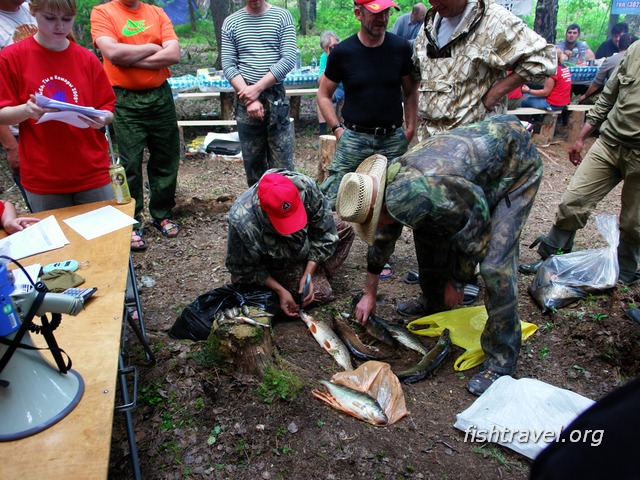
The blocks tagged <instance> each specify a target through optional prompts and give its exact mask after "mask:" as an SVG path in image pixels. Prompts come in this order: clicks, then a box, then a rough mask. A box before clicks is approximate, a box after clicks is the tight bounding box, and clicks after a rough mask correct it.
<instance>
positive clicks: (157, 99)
mask: <svg viewBox="0 0 640 480" xmlns="http://www.w3.org/2000/svg"><path fill="white" fill-rule="evenodd" d="M91 36H92V37H93V42H94V45H95V46H96V47H97V48H99V49H100V51H101V53H102V56H103V58H104V69H105V71H106V72H107V76H108V77H109V81H110V82H111V85H112V86H113V89H114V91H115V93H116V97H117V100H116V109H115V117H114V121H113V124H114V129H115V134H116V142H117V144H118V153H119V155H120V159H121V161H122V164H123V165H124V168H125V170H126V173H127V180H128V182H129V189H130V190H131V194H132V196H133V197H134V198H135V200H136V210H135V218H136V220H137V222H138V223H137V225H136V228H135V229H134V232H133V236H132V238H131V249H132V250H144V249H146V248H147V243H146V241H145V240H144V237H143V236H142V234H143V231H142V229H141V228H140V227H141V225H142V209H143V206H144V203H143V175H142V155H143V151H144V147H145V146H146V147H147V148H148V149H149V160H148V163H147V176H148V178H149V186H150V190H151V191H150V195H149V213H150V215H151V217H152V225H153V226H154V227H156V228H158V229H159V230H160V231H161V232H162V234H163V235H164V236H165V237H175V236H177V235H178V230H179V225H178V224H177V223H175V222H173V221H172V220H171V218H172V210H173V207H175V192H176V186H177V180H178V165H179V160H180V137H179V133H178V125H177V117H176V110H175V105H174V103H173V95H172V93H171V87H170V86H169V84H168V82H167V78H168V77H170V76H171V74H170V72H169V66H170V65H174V64H176V63H178V62H179V61H180V45H179V43H178V37H177V36H176V33H175V31H174V30H173V25H172V24H171V20H169V17H168V16H167V14H166V13H165V12H164V10H162V9H161V8H159V7H155V6H153V5H148V4H146V3H142V2H140V1H139V0H112V1H111V2H109V3H106V4H103V5H98V6H96V7H94V8H93V10H92V12H91Z"/></svg>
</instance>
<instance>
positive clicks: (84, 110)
mask: <svg viewBox="0 0 640 480" xmlns="http://www.w3.org/2000/svg"><path fill="white" fill-rule="evenodd" d="M36 103H37V104H38V106H39V107H42V108H57V109H58V110H60V111H63V112H76V113H81V114H83V115H87V116H88V117H105V116H107V115H109V113H110V112H108V111H107V110H96V109H95V108H93V107H83V106H82V105H75V104H73V103H67V102H60V101H58V100H54V99H53V98H49V97H45V96H44V95H40V94H39V93H36Z"/></svg>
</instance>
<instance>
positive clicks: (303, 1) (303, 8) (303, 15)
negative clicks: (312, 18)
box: [298, 0, 309, 36]
mask: <svg viewBox="0 0 640 480" xmlns="http://www.w3.org/2000/svg"><path fill="white" fill-rule="evenodd" d="M298 6H299V7H300V35H303V36H304V35H306V34H307V25H308V24H309V2H308V0H298Z"/></svg>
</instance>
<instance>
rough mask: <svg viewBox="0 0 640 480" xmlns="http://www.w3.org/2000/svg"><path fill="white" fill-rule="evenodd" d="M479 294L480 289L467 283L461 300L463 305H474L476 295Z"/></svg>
mask: <svg viewBox="0 0 640 480" xmlns="http://www.w3.org/2000/svg"><path fill="white" fill-rule="evenodd" d="M479 294H480V287H479V286H478V285H474V284H473V283H467V284H466V285H465V286H464V298H463V299H462V304H463V305H472V304H473V303H475V301H476V299H477V298H478V295H479Z"/></svg>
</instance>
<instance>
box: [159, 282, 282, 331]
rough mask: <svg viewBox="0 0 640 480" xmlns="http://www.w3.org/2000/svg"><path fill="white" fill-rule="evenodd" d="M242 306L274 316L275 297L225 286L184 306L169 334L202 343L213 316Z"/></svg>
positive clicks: (261, 291)
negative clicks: (227, 309) (257, 309)
mask: <svg viewBox="0 0 640 480" xmlns="http://www.w3.org/2000/svg"><path fill="white" fill-rule="evenodd" d="M242 305H247V306H249V307H258V308H260V309H262V310H264V311H266V312H270V313H274V314H275V313H277V312H278V311H279V308H280V307H279V302H278V296H277V295H276V293H275V292H273V291H272V290H265V289H264V288H261V287H259V286H256V285H245V284H231V285H225V286H223V287H219V288H214V289H213V290H210V291H208V292H207V293H204V294H202V295H200V296H199V297H198V298H196V299H195V300H194V301H193V302H192V303H190V304H189V305H187V306H186V307H185V308H184V309H183V310H182V313H181V314H180V316H179V317H178V318H177V319H176V321H175V322H174V324H173V326H172V327H171V329H170V330H169V335H170V336H171V337H172V338H179V339H186V340H206V339H207V337H208V336H209V332H210V331H211V325H212V324H213V319H214V317H215V315H216V313H218V312H219V311H221V310H224V309H226V308H231V307H241V306H242Z"/></svg>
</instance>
